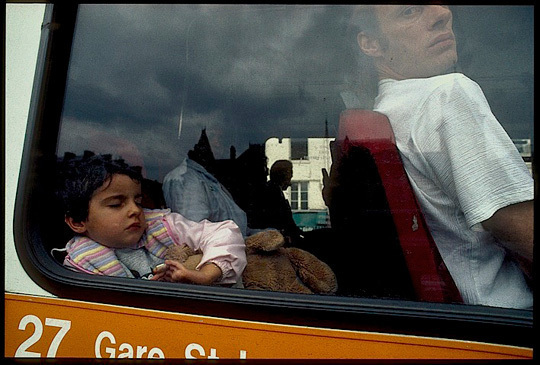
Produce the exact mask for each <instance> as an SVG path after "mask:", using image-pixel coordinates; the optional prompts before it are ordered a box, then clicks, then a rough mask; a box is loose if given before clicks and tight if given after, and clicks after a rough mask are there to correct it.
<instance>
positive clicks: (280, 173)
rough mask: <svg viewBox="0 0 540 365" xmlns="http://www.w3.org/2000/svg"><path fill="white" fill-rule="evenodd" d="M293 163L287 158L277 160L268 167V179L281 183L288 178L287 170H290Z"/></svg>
mask: <svg viewBox="0 0 540 365" xmlns="http://www.w3.org/2000/svg"><path fill="white" fill-rule="evenodd" d="M292 169H293V165H292V162H291V161H289V160H277V161H276V162H274V163H273V164H272V167H271V168H270V180H272V181H274V182H276V183H278V184H281V183H282V182H284V181H285V179H286V178H288V172H289V171H291V172H292Z"/></svg>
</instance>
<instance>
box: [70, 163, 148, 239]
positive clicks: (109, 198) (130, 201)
mask: <svg viewBox="0 0 540 365" xmlns="http://www.w3.org/2000/svg"><path fill="white" fill-rule="evenodd" d="M141 200H142V194H141V184H139V183H138V182H136V181H134V180H133V179H131V178H130V177H129V176H126V175H120V174H117V175H113V177H112V178H111V180H108V181H106V182H105V183H104V184H103V185H102V186H101V188H100V189H98V190H97V191H96V192H95V193H94V195H93V196H92V198H91V199H90V205H89V209H88V218H87V219H86V220H85V221H84V222H82V223H81V224H82V228H81V230H82V231H81V232H79V233H82V234H85V235H86V236H88V237H90V238H91V239H93V240H94V241H96V242H99V243H101V244H102V245H104V246H107V247H111V248H126V247H131V246H133V245H134V244H136V243H137V242H138V241H139V239H140V238H141V236H142V234H143V233H144V230H145V229H146V221H145V218H144V213H143V211H142V208H141V205H140V204H141Z"/></svg>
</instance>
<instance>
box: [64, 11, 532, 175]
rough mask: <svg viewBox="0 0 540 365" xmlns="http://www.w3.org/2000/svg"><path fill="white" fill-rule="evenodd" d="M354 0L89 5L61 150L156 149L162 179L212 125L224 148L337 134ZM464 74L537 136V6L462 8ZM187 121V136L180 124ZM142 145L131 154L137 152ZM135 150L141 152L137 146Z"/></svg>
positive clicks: (515, 126) (512, 124) (218, 149)
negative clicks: (332, 1)
mask: <svg viewBox="0 0 540 365" xmlns="http://www.w3.org/2000/svg"><path fill="white" fill-rule="evenodd" d="M349 13H350V8H348V7H347V6H284V5H279V6H278V5H273V6H270V5H259V6H230V5H160V6H157V5H84V6H82V7H81V9H80V12H79V20H78V25H77V30H76V34H75V40H74V47H73V54H72V62H71V66H70V70H69V80H68V90H67V94H66V102H65V107H64V113H63V125H62V130H61V138H60V145H59V153H60V154H61V153H63V152H64V151H74V152H81V151H82V150H84V149H92V150H95V151H97V152H113V153H118V154H124V155H127V154H129V153H131V152H133V153H135V152H137V153H138V155H139V156H140V157H143V156H144V157H143V160H144V161H143V162H144V164H145V168H146V171H147V173H148V175H149V177H150V178H153V179H161V178H162V177H163V176H164V174H165V173H166V172H167V171H169V170H170V169H171V168H173V167H174V166H176V165H177V164H178V163H179V162H180V161H181V159H182V158H183V157H184V156H185V153H186V152H187V150H189V149H190V148H192V147H193V144H194V143H196V142H197V140H198V137H199V135H200V132H201V129H203V128H206V130H207V134H208V136H209V138H210V140H211V143H212V148H213V150H214V154H215V155H216V157H217V158H228V154H229V147H230V146H231V145H234V146H235V147H236V150H237V151H238V153H241V152H243V151H244V150H245V149H246V148H247V147H248V145H249V143H264V141H265V140H266V139H268V138H270V137H323V136H324V133H325V120H328V130H329V134H330V136H333V135H334V134H335V131H336V128H337V123H338V117H339V113H340V112H341V111H342V110H343V109H344V108H345V105H344V103H343V101H342V100H341V97H340V92H341V91H343V90H346V89H347V88H348V87H349V86H348V85H347V83H346V80H351V79H353V76H351V75H354V71H355V68H356V67H355V62H356V61H355V59H354V57H353V52H356V49H355V48H354V39H350V38H347V37H346V35H347V25H348V16H349ZM454 14H455V24H456V25H455V28H456V33H457V36H458V42H459V43H458V45H459V48H460V66H459V67H460V70H461V71H462V72H464V73H465V74H467V75H468V76H470V77H471V78H473V79H474V80H475V81H477V82H478V83H480V85H481V86H482V87H483V88H484V90H485V93H486V96H487V97H488V100H489V101H490V104H491V105H492V108H493V110H494V111H495V114H496V115H497V116H498V117H499V119H500V120H501V123H502V124H503V125H504V126H505V128H506V129H507V131H508V132H509V133H510V134H511V136H512V137H513V138H532V123H533V121H532V120H533V104H532V103H533V101H532V96H533V54H534V50H533V10H532V7H529V8H526V7H492V8H484V7H470V6H467V7H457V8H454ZM180 120H182V125H181V130H180V136H179V135H178V134H179V133H178V132H179V123H180ZM128 150H129V151H131V152H126V151H128ZM134 151H135V152H134Z"/></svg>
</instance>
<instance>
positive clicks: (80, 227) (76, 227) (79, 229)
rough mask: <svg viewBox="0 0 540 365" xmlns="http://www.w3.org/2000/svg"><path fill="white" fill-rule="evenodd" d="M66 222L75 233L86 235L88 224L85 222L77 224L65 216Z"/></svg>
mask: <svg viewBox="0 0 540 365" xmlns="http://www.w3.org/2000/svg"><path fill="white" fill-rule="evenodd" d="M64 221H65V222H66V224H67V225H68V226H69V228H71V230H72V231H73V232H75V233H79V234H84V233H86V224H85V223H84V222H77V221H75V220H74V219H73V218H71V217H68V216H65V218H64Z"/></svg>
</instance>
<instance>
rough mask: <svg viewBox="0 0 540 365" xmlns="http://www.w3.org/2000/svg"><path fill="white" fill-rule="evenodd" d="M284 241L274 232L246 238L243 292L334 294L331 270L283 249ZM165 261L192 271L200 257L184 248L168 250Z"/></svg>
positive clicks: (299, 252)
mask: <svg viewBox="0 0 540 365" xmlns="http://www.w3.org/2000/svg"><path fill="white" fill-rule="evenodd" d="M284 242H285V240H284V238H283V235H282V234H281V233H280V232H278V231H276V230H268V231H263V232H260V233H257V234H255V235H252V236H249V237H248V238H247V239H246V254H247V266H246V268H245V270H244V273H243V274H242V280H243V283H244V287H245V288H246V289H255V290H271V291H283V292H289V293H304V294H312V293H319V294H333V293H335V292H336V291H337V280H336V276H335V275H334V272H333V271H332V269H331V268H330V267H329V266H328V265H327V264H325V263H324V262H322V261H321V260H319V259H318V258H317V257H315V256H313V255H312V254H310V253H309V252H306V251H304V250H301V249H298V248H284V247H282V246H283V244H284ZM166 258H167V259H170V260H177V261H179V262H182V263H183V264H184V266H186V267H187V268H190V269H194V268H195V267H196V266H197V265H198V263H199V262H200V260H201V258H202V254H200V252H193V250H191V249H190V248H189V247H187V246H174V247H171V248H169V250H168V252H167V254H166Z"/></svg>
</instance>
